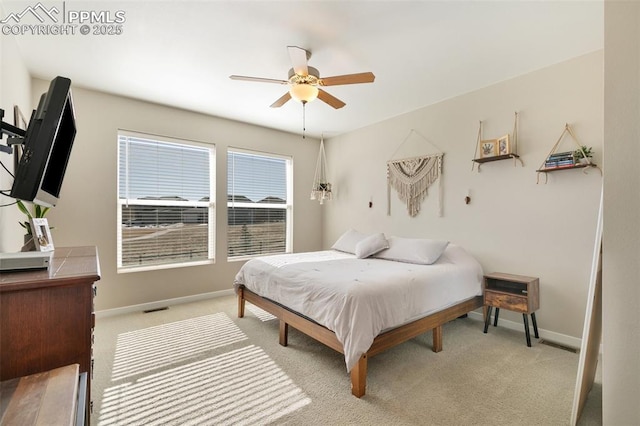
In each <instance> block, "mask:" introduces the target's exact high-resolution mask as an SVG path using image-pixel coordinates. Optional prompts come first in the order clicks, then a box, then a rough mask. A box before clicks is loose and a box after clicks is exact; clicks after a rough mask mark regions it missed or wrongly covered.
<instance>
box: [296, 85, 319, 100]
mask: <svg viewBox="0 0 640 426" xmlns="http://www.w3.org/2000/svg"><path fill="white" fill-rule="evenodd" d="M289 93H290V94H291V97H292V98H293V99H295V100H296V101H300V102H310V101H312V100H314V99H315V98H317V97H318V88H317V87H316V86H312V85H310V84H294V85H292V86H291V88H290V89H289Z"/></svg>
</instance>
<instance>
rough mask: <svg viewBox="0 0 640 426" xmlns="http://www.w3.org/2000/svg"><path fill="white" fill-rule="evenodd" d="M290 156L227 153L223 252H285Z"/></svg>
mask: <svg viewBox="0 0 640 426" xmlns="http://www.w3.org/2000/svg"><path fill="white" fill-rule="evenodd" d="M291 164H292V161H291V159H290V158H286V157H280V156H276V155H269V154H262V153H261V154H258V153H252V152H247V151H237V150H230V151H229V152H228V154H227V217H228V220H227V224H228V227H227V242H228V246H227V256H228V257H229V258H238V257H245V256H255V255H264V254H275V253H286V252H289V251H290V246H291V243H290V241H291V210H292V203H291V198H292V197H291V196H290V192H291V186H292V176H291V168H292V167H291Z"/></svg>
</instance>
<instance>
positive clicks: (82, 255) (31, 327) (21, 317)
mask: <svg viewBox="0 0 640 426" xmlns="http://www.w3.org/2000/svg"><path fill="white" fill-rule="evenodd" d="M99 279H100V264H99V260H98V251H97V249H96V247H62V248H56V250H55V251H54V254H53V258H52V259H51V263H50V265H49V269H46V270H45V269H43V270H33V271H18V272H3V273H1V274H0V381H5V380H9V379H13V378H16V377H22V376H28V375H31V374H34V373H40V372H44V371H49V370H52V369H55V368H58V367H63V366H66V365H69V364H78V365H79V372H80V373H83V372H86V373H87V398H86V402H87V407H89V406H90V402H91V396H90V392H91V376H92V374H91V369H92V340H93V327H94V324H95V316H94V313H93V297H94V294H95V282H96V281H97V280H99Z"/></svg>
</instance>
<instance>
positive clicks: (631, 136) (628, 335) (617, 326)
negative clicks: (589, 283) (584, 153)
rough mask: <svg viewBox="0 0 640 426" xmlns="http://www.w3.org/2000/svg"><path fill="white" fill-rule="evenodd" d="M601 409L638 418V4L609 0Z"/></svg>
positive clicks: (608, 419) (615, 418)
mask: <svg viewBox="0 0 640 426" xmlns="http://www.w3.org/2000/svg"><path fill="white" fill-rule="evenodd" d="M604 65H605V70H604V75H605V86H604V87H605V99H604V105H605V120H604V135H605V140H606V148H605V153H604V154H605V158H604V159H605V164H606V166H607V174H606V175H605V180H604V228H603V286H602V292H603V294H602V298H603V305H602V309H603V332H602V334H603V341H602V342H603V343H602V346H603V349H602V351H603V353H602V400H603V403H602V414H603V416H602V417H603V424H605V425H632V424H633V425H637V424H640V405H638V395H640V316H639V315H638V311H639V310H640V308H639V306H640V243H639V241H640V227H639V226H638V218H640V190H639V188H640V173H639V172H638V170H639V169H638V161H639V159H640V3H638V2H626V1H606V2H605V61H604Z"/></svg>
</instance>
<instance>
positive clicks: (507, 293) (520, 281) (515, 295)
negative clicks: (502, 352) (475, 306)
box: [482, 272, 540, 347]
mask: <svg viewBox="0 0 640 426" xmlns="http://www.w3.org/2000/svg"><path fill="white" fill-rule="evenodd" d="M539 283H540V280H539V279H538V278H535V277H525V276H522V275H514V274H505V273H502V272H493V273H491V274H487V275H485V276H484V280H483V286H482V289H483V291H482V293H483V297H484V305H485V306H486V307H487V314H486V318H485V322H484V332H485V333H486V332H487V330H488V328H489V322H490V321H491V310H492V309H493V308H496V314H495V317H494V321H493V325H494V327H495V326H497V325H498V315H499V314H500V308H504V309H508V310H510V311H515V312H520V313H522V319H523V321H524V331H525V334H526V336H527V346H529V347H531V336H530V334H529V319H528V317H527V315H529V314H530V315H531V322H532V323H533V332H534V335H535V337H536V339H537V338H538V337H539V336H538V323H537V322H536V313H535V311H537V310H538V309H539V308H540V291H539Z"/></svg>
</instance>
